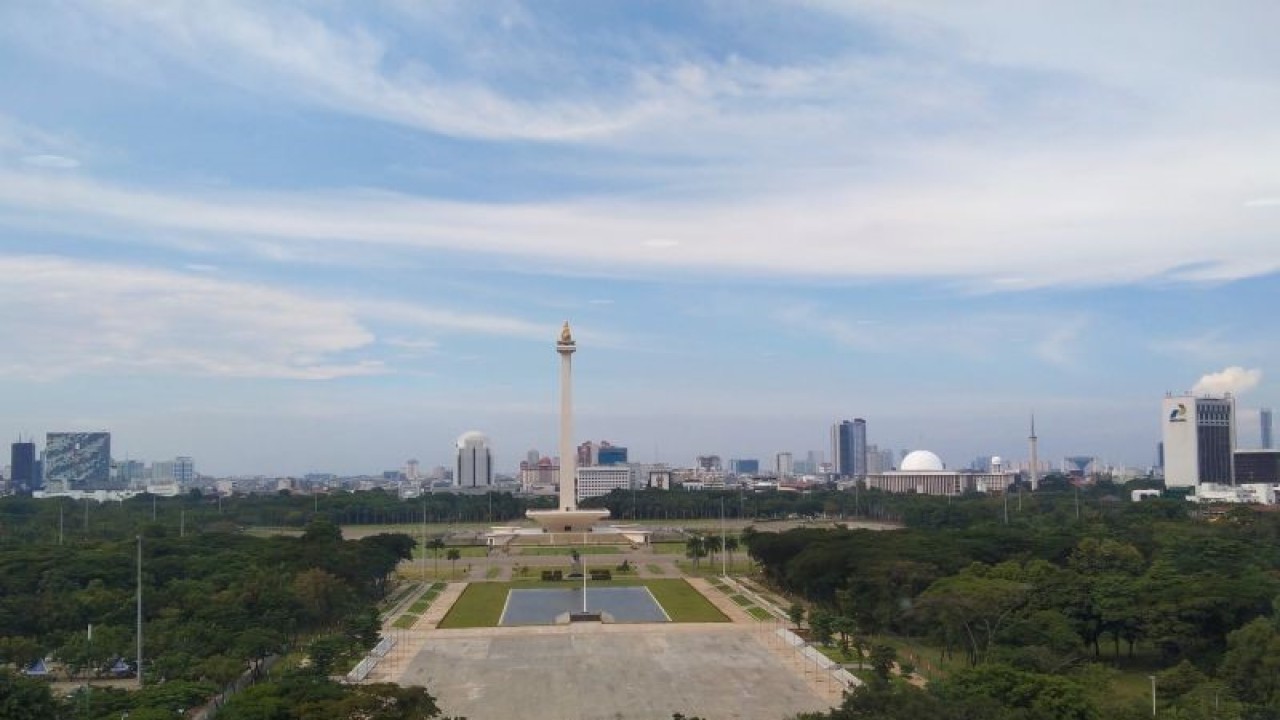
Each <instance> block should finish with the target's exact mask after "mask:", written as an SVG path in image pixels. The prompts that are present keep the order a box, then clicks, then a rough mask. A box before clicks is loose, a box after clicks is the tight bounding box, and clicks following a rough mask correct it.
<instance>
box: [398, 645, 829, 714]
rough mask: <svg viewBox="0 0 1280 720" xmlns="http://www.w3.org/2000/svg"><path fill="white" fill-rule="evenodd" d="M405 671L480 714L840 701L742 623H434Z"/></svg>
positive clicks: (733, 710) (775, 710)
mask: <svg viewBox="0 0 1280 720" xmlns="http://www.w3.org/2000/svg"><path fill="white" fill-rule="evenodd" d="M388 679H390V678H388ZM397 680H398V681H399V682H400V683H401V684H405V685H410V684H413V685H423V686H425V687H426V688H427V689H428V690H429V691H430V692H431V693H432V694H433V695H435V696H436V697H437V698H438V699H439V703H440V706H441V708H442V709H443V710H444V711H445V712H446V713H447V714H450V715H458V716H464V717H468V718H472V719H473V720H482V719H485V718H496V719H500V718H520V719H521V720H668V719H669V718H670V717H671V714H672V713H674V712H682V713H684V714H686V715H700V716H703V717H707V718H714V719H715V720H731V719H735V718H736V719H742V720H746V719H751V720H757V719H758V720H783V719H784V718H787V717H790V716H792V715H795V714H796V713H799V712H805V711H813V710H825V709H826V708H828V707H830V706H831V705H833V704H835V703H834V702H833V701H832V698H831V696H830V695H829V694H827V693H821V691H820V688H818V687H815V685H814V682H813V679H812V678H806V677H805V675H804V671H803V670H802V669H800V668H798V667H797V666H796V665H795V664H793V663H788V662H787V661H786V657H785V655H784V654H780V653H779V652H778V651H776V650H774V649H771V648H770V647H769V646H768V644H767V642H766V641H764V640H763V639H762V635H761V632H760V631H758V630H755V629H753V628H752V627H751V626H749V625H745V624H740V623H723V624H720V623H716V624H679V623H662V624H650V625H601V624H596V623H585V624H579V625H571V626H558V627H547V626H543V627H507V628H471V629H466V630H432V631H430V632H429V633H428V636H427V637H426V638H425V642H424V643H423V645H422V646H421V650H419V652H418V653H417V655H416V656H414V657H413V658H412V659H410V660H408V662H407V663H406V664H405V665H404V666H403V671H402V673H401V674H400V677H399V678H397ZM823 695H827V697H826V698H825V699H824V697H823Z"/></svg>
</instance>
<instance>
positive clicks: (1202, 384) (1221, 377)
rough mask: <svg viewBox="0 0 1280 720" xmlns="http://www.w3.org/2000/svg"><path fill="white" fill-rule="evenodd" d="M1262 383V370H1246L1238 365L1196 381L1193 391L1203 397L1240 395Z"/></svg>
mask: <svg viewBox="0 0 1280 720" xmlns="http://www.w3.org/2000/svg"><path fill="white" fill-rule="evenodd" d="M1261 381H1262V371H1261V370H1258V369H1256V368H1255V369H1250V370H1246V369H1245V368H1242V367H1240V366H1238V365H1232V366H1231V367H1229V368H1226V369H1224V370H1221V371H1219V372H1215V373H1209V374H1208V375H1204V376H1202V377H1201V378H1200V379H1199V380H1198V381H1196V384H1195V386H1194V387H1193V388H1191V391H1192V392H1194V393H1196V394H1203V395H1222V394H1225V393H1231V394H1233V395H1239V394H1240V393H1243V392H1246V391H1249V390H1252V389H1253V388H1255V387H1257V386H1258V383H1259V382H1261Z"/></svg>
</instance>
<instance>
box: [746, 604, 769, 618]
mask: <svg viewBox="0 0 1280 720" xmlns="http://www.w3.org/2000/svg"><path fill="white" fill-rule="evenodd" d="M747 613H749V614H750V615H751V617H753V618H755V619H757V620H772V619H773V616H772V615H770V614H769V611H768V610H765V609H764V608H758V607H756V606H755V605H752V606H751V607H749V608H747Z"/></svg>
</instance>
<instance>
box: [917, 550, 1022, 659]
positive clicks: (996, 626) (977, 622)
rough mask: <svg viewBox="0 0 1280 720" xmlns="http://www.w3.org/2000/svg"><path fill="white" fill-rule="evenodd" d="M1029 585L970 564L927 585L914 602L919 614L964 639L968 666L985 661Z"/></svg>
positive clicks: (1019, 606) (1020, 605)
mask: <svg viewBox="0 0 1280 720" xmlns="http://www.w3.org/2000/svg"><path fill="white" fill-rule="evenodd" d="M1027 592H1028V586H1027V585H1026V584H1024V583H1021V582H1017V581H1015V580H1006V579H1003V578H999V577H992V576H991V575H990V569H989V568H987V567H985V566H982V565H977V564H975V565H972V566H970V567H969V568H966V569H965V571H963V572H961V573H959V574H957V575H952V576H950V577H946V578H943V579H941V580H939V581H937V582H935V583H934V584H933V585H930V586H929V589H928V590H926V591H925V592H924V593H923V594H922V595H921V596H920V598H919V600H918V602H917V603H916V609H917V611H918V612H919V613H920V615H921V616H922V617H923V618H925V619H927V620H928V621H930V622H936V623H939V624H941V625H944V626H946V627H947V628H948V629H950V630H952V631H953V632H954V635H955V636H958V637H960V638H962V639H963V642H964V643H965V647H966V649H967V652H968V657H969V663H970V664H971V665H977V664H978V663H980V662H982V661H983V659H985V658H986V656H987V654H988V653H989V652H990V650H991V648H992V647H993V646H994V645H995V642H996V639H997V637H999V635H1000V634H1001V632H1002V631H1003V630H1004V627H1005V624H1006V623H1008V622H1009V621H1010V619H1011V618H1012V617H1013V614H1014V612H1015V611H1017V610H1019V609H1020V608H1021V607H1022V606H1023V604H1024V603H1025V601H1026V596H1027Z"/></svg>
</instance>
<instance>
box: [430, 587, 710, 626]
mask: <svg viewBox="0 0 1280 720" xmlns="http://www.w3.org/2000/svg"><path fill="white" fill-rule="evenodd" d="M593 586H594V587H635V586H644V587H647V588H649V592H651V593H653V596H654V598H655V599H657V601H658V603H659V604H660V605H662V609H663V610H666V612H667V615H668V617H670V618H671V622H677V623H690V622H727V621H728V618H727V617H725V616H724V614H723V613H721V612H720V611H719V610H717V609H716V608H715V606H714V605H712V604H711V603H710V602H709V601H708V600H707V599H706V598H704V597H703V596H702V594H701V593H699V592H698V591H697V590H694V589H693V587H692V586H690V585H689V583H687V582H685V581H684V580H681V579H678V578H670V579H664V578H651V579H640V578H617V579H614V580H609V581H603V582H598V583H595V584H594V585H593ZM564 587H572V583H569V582H558V583H557V582H541V581H521V582H505V583H501V582H481V583H472V584H470V585H468V586H467V589H466V590H465V591H463V593H462V596H461V597H459V598H458V601H457V602H455V603H454V605H453V607H452V608H451V609H450V610H449V613H448V614H447V615H445V616H444V619H443V620H441V621H440V627H441V628H445V629H448V628H475V627H496V626H497V625H498V621H499V620H500V619H501V617H502V608H503V606H504V605H505V604H506V601H507V592H508V591H509V590H519V589H547V588H564Z"/></svg>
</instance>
